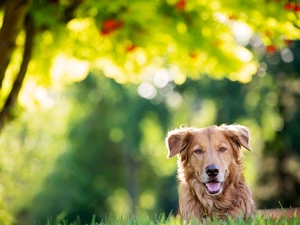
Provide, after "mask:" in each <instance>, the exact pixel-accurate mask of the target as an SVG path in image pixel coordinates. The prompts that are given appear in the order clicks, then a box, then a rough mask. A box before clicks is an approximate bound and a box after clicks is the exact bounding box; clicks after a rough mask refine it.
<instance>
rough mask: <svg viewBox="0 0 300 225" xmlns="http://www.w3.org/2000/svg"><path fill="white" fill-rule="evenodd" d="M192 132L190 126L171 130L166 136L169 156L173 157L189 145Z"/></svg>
mask: <svg viewBox="0 0 300 225" xmlns="http://www.w3.org/2000/svg"><path fill="white" fill-rule="evenodd" d="M191 138H192V133H191V129H190V128H180V129H176V130H173V131H169V133H168V136H167V137H166V145H167V148H168V158H172V157H173V156H175V155H177V154H178V153H179V152H182V151H183V150H185V149H186V148H187V147H188V144H189V143H190V140H191Z"/></svg>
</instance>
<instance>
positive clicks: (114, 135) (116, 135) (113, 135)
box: [109, 127, 124, 143]
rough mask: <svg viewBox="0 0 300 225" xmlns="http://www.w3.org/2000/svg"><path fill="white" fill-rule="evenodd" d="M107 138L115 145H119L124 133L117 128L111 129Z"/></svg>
mask: <svg viewBox="0 0 300 225" xmlns="http://www.w3.org/2000/svg"><path fill="white" fill-rule="evenodd" d="M109 138H110V139H111V140H112V141H113V142H115V143H120V142H121V141H122V140H123V138H124V132H123V130H122V129H120V128H118V127H115V128H112V129H111V130H110V132H109Z"/></svg>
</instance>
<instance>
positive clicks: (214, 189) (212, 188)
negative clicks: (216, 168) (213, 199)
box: [206, 182, 221, 192]
mask: <svg viewBox="0 0 300 225" xmlns="http://www.w3.org/2000/svg"><path fill="white" fill-rule="evenodd" d="M206 187H207V189H208V190H209V191H210V192H217V191H219V190H220V188H221V183H220V182H211V183H206Z"/></svg>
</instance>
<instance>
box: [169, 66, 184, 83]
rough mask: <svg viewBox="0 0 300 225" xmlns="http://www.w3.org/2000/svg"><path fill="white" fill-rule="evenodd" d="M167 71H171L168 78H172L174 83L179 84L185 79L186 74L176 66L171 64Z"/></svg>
mask: <svg viewBox="0 0 300 225" xmlns="http://www.w3.org/2000/svg"><path fill="white" fill-rule="evenodd" d="M169 71H170V72H171V75H172V76H171V77H170V78H171V79H172V80H173V79H174V82H175V84H177V85H181V84H183V83H184V82H185V81H186V76H185V75H184V74H183V73H181V71H180V69H179V68H178V67H177V66H175V65H173V66H171V67H170V68H169Z"/></svg>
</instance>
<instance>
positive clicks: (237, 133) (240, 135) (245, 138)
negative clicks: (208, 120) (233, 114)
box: [221, 124, 252, 151]
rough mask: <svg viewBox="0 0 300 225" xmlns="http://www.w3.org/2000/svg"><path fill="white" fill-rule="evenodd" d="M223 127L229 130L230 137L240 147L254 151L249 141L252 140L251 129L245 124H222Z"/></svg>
mask: <svg viewBox="0 0 300 225" xmlns="http://www.w3.org/2000/svg"><path fill="white" fill-rule="evenodd" d="M221 128H224V129H225V130H227V131H228V134H229V138H230V140H231V141H232V142H234V143H235V144H236V145H238V147H241V146H243V147H244V148H246V149H247V150H249V151H252V150H251V148H250V146H249V142H250V132H249V129H248V128H247V127H245V126H242V125H238V124H234V125H222V126H221Z"/></svg>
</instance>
